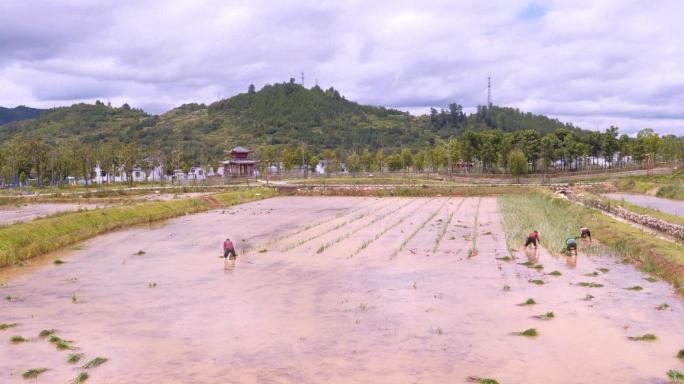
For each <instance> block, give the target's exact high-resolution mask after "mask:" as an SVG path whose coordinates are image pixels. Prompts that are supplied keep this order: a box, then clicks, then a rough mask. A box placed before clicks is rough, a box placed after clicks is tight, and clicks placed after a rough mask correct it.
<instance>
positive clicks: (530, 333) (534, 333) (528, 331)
mask: <svg viewBox="0 0 684 384" xmlns="http://www.w3.org/2000/svg"><path fill="white" fill-rule="evenodd" d="M515 334H516V335H518V336H525V337H536V336H539V332H537V329H536V328H527V329H526V330H524V331H522V332H515Z"/></svg>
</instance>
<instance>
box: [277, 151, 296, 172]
mask: <svg viewBox="0 0 684 384" xmlns="http://www.w3.org/2000/svg"><path fill="white" fill-rule="evenodd" d="M280 158H281V159H282V162H283V168H284V169H285V172H290V171H291V170H292V168H293V167H294V164H295V161H296V160H297V159H296V158H295V153H294V151H292V149H291V148H290V147H289V146H287V145H286V146H284V147H283V150H282V152H281V154H280Z"/></svg>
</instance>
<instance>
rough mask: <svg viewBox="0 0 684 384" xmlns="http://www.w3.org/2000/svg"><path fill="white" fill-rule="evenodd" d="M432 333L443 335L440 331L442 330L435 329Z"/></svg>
mask: <svg viewBox="0 0 684 384" xmlns="http://www.w3.org/2000/svg"><path fill="white" fill-rule="evenodd" d="M432 333H434V334H436V335H442V334H443V333H444V331H442V328H440V327H437V328H435V329H433V330H432Z"/></svg>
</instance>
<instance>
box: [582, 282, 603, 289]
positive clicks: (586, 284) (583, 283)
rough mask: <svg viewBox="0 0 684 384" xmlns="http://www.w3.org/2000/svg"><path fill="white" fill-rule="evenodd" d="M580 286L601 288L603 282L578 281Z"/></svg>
mask: <svg viewBox="0 0 684 384" xmlns="http://www.w3.org/2000/svg"><path fill="white" fill-rule="evenodd" d="M577 285H579V286H580V287H587V288H601V287H603V284H598V283H589V282H586V281H580V282H579V283H577Z"/></svg>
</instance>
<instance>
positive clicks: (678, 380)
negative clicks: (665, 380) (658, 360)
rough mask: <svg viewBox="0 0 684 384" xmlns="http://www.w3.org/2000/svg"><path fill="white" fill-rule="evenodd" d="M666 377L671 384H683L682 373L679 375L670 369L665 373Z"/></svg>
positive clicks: (683, 376)
mask: <svg viewBox="0 0 684 384" xmlns="http://www.w3.org/2000/svg"><path fill="white" fill-rule="evenodd" d="M667 377H669V378H670V380H672V382H673V383H682V382H684V373H681V372H679V371H678V370H676V369H670V370H669V371H667Z"/></svg>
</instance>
